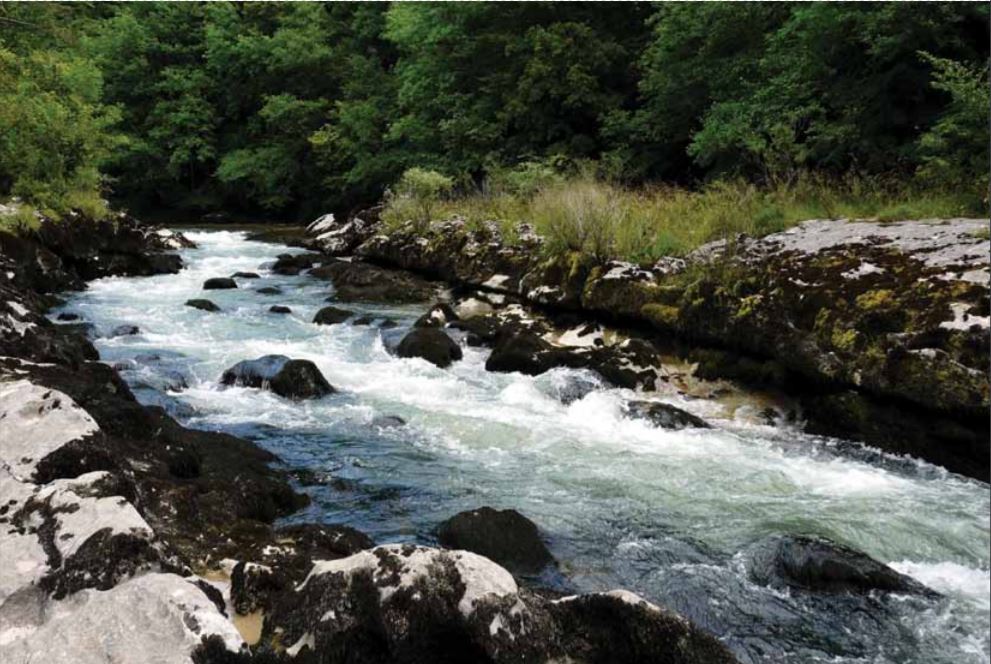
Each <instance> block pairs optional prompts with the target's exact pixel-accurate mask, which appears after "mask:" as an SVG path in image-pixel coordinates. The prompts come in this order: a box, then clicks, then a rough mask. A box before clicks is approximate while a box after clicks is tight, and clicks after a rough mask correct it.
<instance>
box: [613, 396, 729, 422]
mask: <svg viewBox="0 0 991 664" xmlns="http://www.w3.org/2000/svg"><path fill="white" fill-rule="evenodd" d="M623 412H624V413H626V415H627V416H628V417H632V418H635V419H640V420H647V421H648V422H650V423H651V424H653V425H654V426H657V427H661V428H662V429H685V428H689V427H695V428H699V429H708V428H710V427H709V425H708V424H707V423H706V422H705V420H703V419H702V418H701V417H698V416H697V415H692V414H691V413H689V412H688V411H685V410H682V409H681V408H677V407H675V406H672V405H670V404H666V403H661V402H660V401H627V402H626V403H625V404H624V405H623Z"/></svg>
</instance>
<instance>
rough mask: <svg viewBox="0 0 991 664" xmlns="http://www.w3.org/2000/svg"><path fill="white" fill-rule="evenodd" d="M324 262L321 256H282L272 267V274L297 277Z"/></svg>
mask: <svg viewBox="0 0 991 664" xmlns="http://www.w3.org/2000/svg"><path fill="white" fill-rule="evenodd" d="M323 260H324V257H323V255H321V254H295V255H294V254H280V255H279V256H278V258H277V259H276V261H275V264H274V265H273V266H272V272H275V273H276V274H284V275H290V276H291V275H296V274H299V273H300V272H302V271H303V270H306V269H309V268H311V267H313V266H314V265H316V264H317V263H320V262H322V261H323Z"/></svg>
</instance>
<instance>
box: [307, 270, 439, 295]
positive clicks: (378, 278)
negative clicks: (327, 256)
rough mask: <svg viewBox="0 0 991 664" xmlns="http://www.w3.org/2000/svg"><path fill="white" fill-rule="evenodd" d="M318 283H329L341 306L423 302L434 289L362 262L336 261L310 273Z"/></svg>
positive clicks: (405, 276)
mask: <svg viewBox="0 0 991 664" xmlns="http://www.w3.org/2000/svg"><path fill="white" fill-rule="evenodd" d="M310 274H311V275H312V276H314V277H317V278H319V279H330V280H331V282H333V284H334V296H335V298H336V299H337V300H339V301H341V302H389V303H403V302H423V301H424V300H428V299H430V298H431V297H432V296H433V294H434V289H433V288H432V287H431V286H430V285H429V284H428V283H427V282H425V281H423V280H422V279H419V278H418V277H414V276H413V275H412V274H409V273H408V272H402V271H399V270H388V269H385V268H381V267H377V266H375V265H369V264H368V263H362V262H357V261H355V262H349V261H334V262H331V263H325V264H324V265H322V266H320V267H318V268H314V269H312V270H310Z"/></svg>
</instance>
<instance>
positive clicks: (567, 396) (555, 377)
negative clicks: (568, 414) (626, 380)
mask: <svg viewBox="0 0 991 664" xmlns="http://www.w3.org/2000/svg"><path fill="white" fill-rule="evenodd" d="M548 376H549V377H550V384H549V385H548V386H547V388H546V389H545V390H544V391H545V393H547V394H548V395H550V396H552V397H554V398H555V399H557V400H558V401H560V402H561V403H563V404H564V405H566V406H567V405H568V404H570V403H574V402H575V401H578V400H579V399H584V398H585V397H586V396H588V395H589V394H591V393H592V392H594V391H596V390H600V389H602V388H603V387H605V382H604V381H603V380H602V378H601V377H600V376H599V375H598V374H597V373H595V372H594V371H584V370H583V371H581V372H575V371H567V372H555V371H551V372H549V373H548Z"/></svg>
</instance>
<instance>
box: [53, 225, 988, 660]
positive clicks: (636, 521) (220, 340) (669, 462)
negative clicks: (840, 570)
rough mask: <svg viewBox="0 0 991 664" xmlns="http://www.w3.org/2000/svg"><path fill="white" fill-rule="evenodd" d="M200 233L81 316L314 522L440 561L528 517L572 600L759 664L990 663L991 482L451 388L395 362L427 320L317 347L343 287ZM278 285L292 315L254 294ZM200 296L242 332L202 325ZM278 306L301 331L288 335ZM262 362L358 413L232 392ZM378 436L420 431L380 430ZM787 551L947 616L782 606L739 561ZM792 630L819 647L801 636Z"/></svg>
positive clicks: (615, 393) (550, 400) (404, 317)
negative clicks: (176, 386)
mask: <svg viewBox="0 0 991 664" xmlns="http://www.w3.org/2000/svg"><path fill="white" fill-rule="evenodd" d="M189 235H190V236H191V238H192V239H193V240H195V241H196V242H197V243H199V245H200V248H198V249H192V250H185V251H183V256H184V259H185V260H186V263H187V265H188V267H187V268H186V269H185V270H183V271H182V272H181V273H180V274H178V275H162V276H155V277H144V278H127V279H123V278H110V279H103V280H99V281H96V282H93V283H92V284H91V287H90V289H89V290H88V291H85V292H83V293H79V294H76V295H73V296H72V297H71V299H70V301H69V302H68V304H67V305H66V309H68V310H72V311H76V312H78V313H80V314H82V315H83V316H84V317H85V319H87V320H89V321H92V322H94V323H95V324H96V327H97V331H98V333H99V332H105V331H107V330H109V329H111V328H112V327H113V326H115V325H119V324H122V323H133V324H136V325H138V326H140V328H141V333H140V334H138V335H135V336H128V337H118V338H112V339H103V338H101V339H99V340H98V342H97V345H98V347H99V349H100V352H101V355H102V357H103V358H104V359H105V360H106V361H111V362H112V361H117V360H124V359H128V358H135V357H136V356H140V355H142V354H149V353H156V354H158V355H160V356H161V359H160V360H157V361H152V362H144V363H140V364H141V368H140V370H138V371H132V372H124V374H123V375H124V376H125V378H127V379H128V380H129V381H131V382H132V385H135V386H137V385H138V382H140V381H142V380H146V381H147V378H148V376H147V373H144V372H148V371H151V372H157V371H159V372H164V371H179V372H181V373H182V374H183V375H184V376H185V377H186V381H187V383H188V384H189V388H188V389H186V390H184V391H182V392H177V393H169V394H164V395H163V394H161V393H159V392H156V391H154V390H151V389H142V388H140V387H136V391H137V394H138V395H139V397H140V398H142V399H144V400H146V401H149V402H155V403H159V402H162V401H163V400H164V402H165V404H166V407H171V408H173V409H174V412H177V413H178V414H179V415H180V416H181V417H182V419H184V420H185V421H186V422H187V423H189V424H190V425H192V426H197V427H202V428H212V429H222V430H226V431H230V432H233V433H237V434H240V435H246V436H249V437H252V438H254V439H256V440H258V441H259V442H261V443H262V444H263V445H265V446H267V447H269V448H270V449H272V450H273V451H274V452H276V453H277V454H278V455H279V456H280V457H281V458H282V459H283V460H284V461H285V462H286V463H287V465H290V466H293V467H305V468H307V469H309V470H311V471H313V472H315V473H317V474H320V475H321V476H322V477H325V478H327V480H328V481H326V482H324V483H322V484H318V485H317V486H313V487H308V488H307V490H308V491H310V492H311V494H312V496H313V498H314V500H313V504H312V506H311V507H310V508H309V509H308V510H306V511H304V512H303V513H302V514H301V515H299V516H298V517H297V518H299V519H323V520H327V521H339V522H346V523H349V524H351V525H354V526H356V527H358V528H360V529H362V530H365V531H366V532H368V533H369V534H370V535H372V536H373V537H374V538H375V539H376V540H377V541H379V542H387V541H419V542H424V543H431V538H432V536H431V532H432V530H433V528H434V527H435V526H436V524H437V523H438V522H439V521H441V520H442V519H444V518H446V517H448V516H450V515H451V514H453V513H455V512H457V511H459V510H462V509H468V508H472V507H477V506H479V505H485V504H487V505H492V506H495V507H514V508H517V509H520V510H521V511H522V512H523V513H525V514H527V515H528V516H530V517H531V518H533V519H534V520H535V521H537V522H538V523H539V524H540V525H541V526H542V528H543V529H544V531H545V532H546V533H547V534H548V538H549V542H550V545H551V548H552V551H553V552H554V554H555V555H556V556H557V557H558V558H559V559H560V560H561V561H562V567H563V571H564V573H565V575H566V577H567V578H568V579H569V581H567V582H566V583H568V584H570V587H571V588H573V589H575V590H583V591H598V590H609V589H611V588H614V587H619V586H621V587H626V588H629V589H631V590H634V591H636V592H638V593H640V594H642V595H644V596H645V597H646V598H647V599H649V600H651V601H655V602H658V603H662V604H665V603H666V604H669V605H670V606H672V607H674V608H676V609H677V610H679V611H682V612H684V613H686V614H687V615H689V616H691V617H693V618H694V619H696V620H698V621H700V622H702V623H703V624H704V625H706V626H707V627H708V628H710V629H712V630H713V631H715V632H717V633H719V634H721V635H723V636H724V637H725V638H726V639H727V642H728V643H729V644H730V645H731V646H732V647H733V648H734V649H735V650H736V651H737V653H738V654H739V655H740V656H741V659H743V660H744V661H758V660H760V659H762V658H763V657H764V656H765V655H767V654H768V653H771V654H773V655H774V656H775V657H776V658H777V659H776V661H787V662H806V661H844V662H854V661H872V662H875V661H876V662H887V661H890V662H896V661H904V659H905V656H906V653H909V654H914V653H918V655H919V657H918V659H917V661H954V662H986V661H988V657H989V653H991V647H989V645H988V642H987V639H986V638H985V637H984V636H983V635H984V634H986V633H987V631H988V626H989V617H988V604H989V602H991V600H989V599H988V597H989V589H988V572H987V570H988V567H989V559H988V549H989V546H991V538H989V524H988V519H989V511H991V498H989V490H988V486H987V485H986V484H982V483H979V482H975V481H972V480H968V479H966V478H963V477H959V476H955V475H953V474H951V473H945V472H935V471H934V470H933V469H932V467H931V466H928V465H926V464H916V463H913V462H908V463H906V462H899V463H895V461H904V460H895V459H891V458H889V457H884V456H883V455H876V456H877V458H881V459H883V460H885V463H872V462H868V461H864V460H861V459H857V458H852V457H848V456H841V455H838V454H836V453H835V452H834V451H833V450H832V447H831V445H832V441H828V440H823V439H819V438H814V437H811V436H806V435H803V434H801V433H798V432H796V431H793V430H787V429H774V428H772V427H767V426H763V425H749V424H746V423H745V421H742V420H727V419H724V420H719V419H715V420H714V419H713V418H714V417H718V416H719V413H720V412H721V408H720V407H718V406H717V405H716V404H715V403H713V402H708V401H704V400H690V399H687V398H680V397H671V398H667V397H665V400H667V401H669V402H671V403H673V404H674V405H677V406H679V407H681V408H686V409H688V410H690V411H692V412H694V413H696V414H699V415H700V416H702V417H704V418H706V419H709V420H710V421H712V422H713V423H714V425H715V428H713V429H706V430H691V429H686V430H681V431H663V430H659V429H656V428H653V427H651V426H649V425H648V424H647V423H645V422H643V421H637V420H631V419H627V418H626V417H624V416H623V411H622V404H623V402H624V401H625V400H627V399H630V398H658V397H654V396H651V395H643V394H635V393H633V392H631V391H629V390H621V389H611V388H609V389H600V390H596V391H593V392H591V393H589V394H587V395H586V396H584V397H583V398H580V399H578V400H576V401H573V402H572V403H570V404H567V405H565V404H563V403H561V402H560V401H558V400H557V399H555V398H554V397H553V396H552V395H553V394H554V389H553V388H554V387H555V386H556V385H559V384H560V381H567V380H568V379H569V378H571V377H572V376H574V375H576V374H574V372H571V371H570V370H555V372H552V373H549V374H545V375H543V376H537V377H529V376H522V375H518V374H496V373H489V372H486V371H485V370H484V364H485V358H486V356H487V351H485V350H483V349H477V348H465V349H464V353H465V356H464V359H463V360H462V361H460V362H457V363H455V364H454V365H453V366H452V367H451V368H450V369H446V370H445V369H439V368H437V367H434V366H433V365H431V364H429V363H427V362H425V361H422V360H418V359H397V358H395V357H393V356H391V355H390V354H389V353H388V351H387V346H388V345H389V344H390V343H395V342H396V341H397V340H398V339H399V338H401V337H402V334H403V333H404V330H405V329H406V328H407V327H408V326H409V325H411V324H412V322H413V321H414V320H415V318H416V317H417V316H419V315H420V314H422V313H423V312H424V311H425V310H426V305H424V306H389V305H359V304H341V305H339V306H342V307H346V308H349V309H353V310H354V311H355V312H356V313H368V314H373V315H375V316H381V317H389V318H393V319H395V320H397V321H398V322H399V323H400V327H398V328H397V329H395V330H388V331H381V332H380V331H379V330H377V329H375V328H373V327H367V326H366V327H362V326H351V325H347V324H345V325H334V326H317V325H314V324H312V323H311V322H310V321H311V320H312V318H313V315H314V314H315V313H316V311H317V310H318V309H319V308H320V307H322V306H325V302H324V301H323V300H324V298H325V297H326V296H327V295H328V294H330V293H332V286H330V285H329V284H328V283H327V282H324V281H319V280H316V279H313V278H311V277H307V276H305V275H301V276H296V277H289V276H280V275H275V274H273V273H271V271H270V270H269V269H267V268H264V267H260V266H263V265H265V264H270V263H271V261H272V260H273V259H274V257H275V256H276V255H277V254H279V253H284V252H286V251H297V250H288V249H287V248H286V247H281V246H277V245H271V244H263V243H258V242H249V241H246V240H245V238H244V234H243V233H237V232H225V231H220V232H216V231H212V232H200V233H190V234H189ZM239 270H244V271H256V272H259V273H260V274H261V275H262V277H263V278H262V279H255V280H239V281H240V283H239V285H240V286H241V288H239V289H237V290H226V291H202V290H201V285H202V282H203V281H204V280H205V279H207V278H209V277H215V276H227V275H230V274H232V273H233V272H235V271H239ZM263 285H264V286H269V285H276V286H281V287H282V288H283V289H284V294H283V295H280V296H264V295H260V294H258V293H255V292H254V289H256V288H258V287H261V286H263ZM194 297H206V298H209V299H211V300H213V301H215V302H216V303H217V304H218V305H219V306H220V307H221V308H222V310H223V311H222V312H221V313H207V312H203V311H200V310H196V309H192V308H189V307H185V306H183V303H184V302H185V300H187V299H190V298H194ZM272 304H285V305H288V306H290V307H291V308H292V313H291V314H290V315H286V316H275V315H271V314H269V313H268V312H267V309H268V307H269V306H271V305H272ZM56 313H57V312H56ZM265 354H282V355H288V356H290V357H295V358H303V359H309V360H312V361H313V362H315V363H316V365H317V366H318V367H319V368H320V370H321V371H322V372H323V373H324V375H325V376H326V377H327V379H328V381H330V383H331V384H332V385H334V386H335V387H337V388H338V389H339V390H340V392H339V393H338V394H335V395H332V396H330V397H326V398H324V399H321V400H318V401H309V402H302V403H292V402H289V401H286V400H284V399H281V398H279V397H277V396H275V395H273V394H271V393H268V392H265V391H262V390H253V389H245V388H223V387H222V386H220V385H219V384H218V379H219V376H220V374H221V373H222V372H223V370H224V369H226V368H228V367H229V366H231V365H233V364H234V363H236V362H238V361H240V360H243V359H249V358H255V357H259V356H261V355H265ZM555 381H558V382H557V383H555ZM147 382H149V383H150V382H152V381H147ZM190 408H191V409H192V410H190ZM376 415H399V416H401V417H402V418H404V419H405V420H407V422H408V425H407V426H405V427H400V428H390V429H383V428H377V427H374V426H372V424H371V422H372V419H373V417H375V416H376ZM889 462H890V463H889ZM330 480H333V481H330ZM778 533H801V534H819V535H823V536H827V537H831V538H833V539H836V540H838V541H841V542H843V543H845V544H848V545H851V546H854V547H856V548H859V549H862V550H864V551H866V552H867V553H869V554H871V555H873V556H875V557H876V558H878V559H880V560H895V561H906V562H903V563H898V566H899V569H902V571H904V572H906V573H908V574H910V575H912V576H915V577H916V578H918V579H919V580H920V581H922V582H923V583H927V584H929V585H932V586H933V587H934V588H935V589H936V590H939V591H940V592H943V593H944V594H945V595H946V599H945V600H942V601H940V602H938V603H936V604H935V605H933V603H932V602H930V603H928V604H926V603H920V602H919V601H899V602H887V603H885V604H884V611H889V612H890V613H891V615H890V616H888V617H885V618H878V621H879V622H878V624H880V625H881V627H876V629H875V628H871V629H874V630H875V631H870V630H868V629H867V628H866V627H863V626H862V625H858V624H857V623H856V618H854V617H853V616H855V615H858V614H856V612H853V611H849V612H846V613H844V611H843V610H842V607H838V606H837V605H835V604H830V603H828V602H827V603H826V604H825V605H824V604H823V603H822V601H820V600H816V601H812V600H807V599H804V598H802V597H801V596H796V595H794V594H790V595H786V596H779V595H776V594H774V593H772V592H770V591H768V590H767V589H763V588H759V587H756V586H754V585H753V584H752V583H750V582H749V581H747V579H746V578H745V576H746V575H745V574H744V573H743V572H742V571H741V569H740V566H739V565H738V564H736V562H734V561H736V560H738V559H739V555H740V552H741V551H744V550H746V548H747V547H748V546H750V545H752V544H753V543H754V542H756V541H758V540H760V539H761V538H762V537H765V536H768V535H771V534H778ZM910 561H911V562H910ZM954 584H956V585H954ZM964 586H966V587H967V588H969V590H966V591H965V590H963V587H964ZM794 616H804V617H803V620H806V621H808V622H810V623H811V624H813V625H814V627H801V628H800V627H799V626H798V624H794V625H793V624H792V623H790V622H789V620H792V618H793V617H794ZM906 629H909V630H910V633H906V632H905V630H906ZM741 635H742V636H741Z"/></svg>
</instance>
